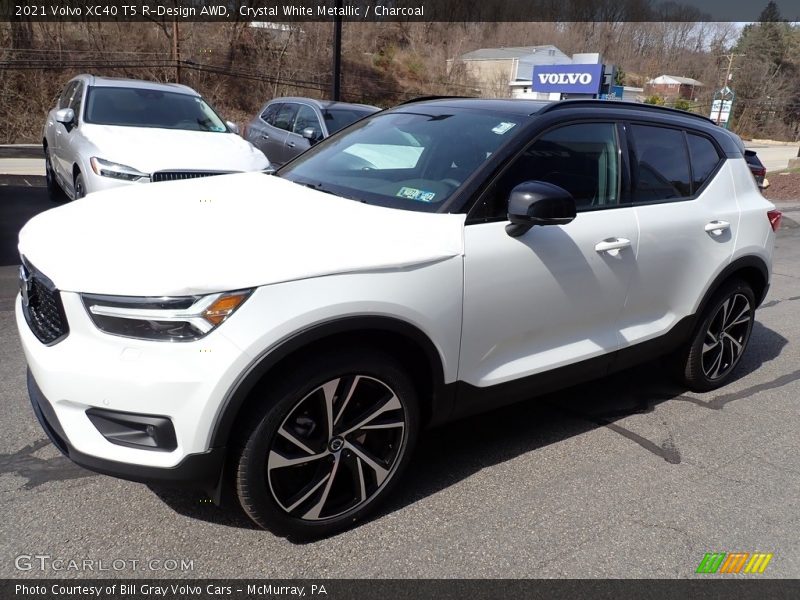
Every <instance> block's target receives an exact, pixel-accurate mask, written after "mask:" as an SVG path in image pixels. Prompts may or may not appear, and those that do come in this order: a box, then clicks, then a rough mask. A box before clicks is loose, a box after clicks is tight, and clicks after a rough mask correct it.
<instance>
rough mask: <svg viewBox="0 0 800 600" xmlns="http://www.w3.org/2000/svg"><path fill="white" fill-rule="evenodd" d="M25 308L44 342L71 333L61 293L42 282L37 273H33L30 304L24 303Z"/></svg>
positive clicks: (58, 338) (28, 318)
mask: <svg viewBox="0 0 800 600" xmlns="http://www.w3.org/2000/svg"><path fill="white" fill-rule="evenodd" d="M23 310H24V311H25V317H26V320H27V321H28V325H29V326H30V328H31V331H33V334H34V335H35V336H36V337H37V338H38V339H39V341H40V342H42V343H43V344H53V343H55V342H56V341H58V340H60V339H61V338H63V337H65V336H66V335H67V334H68V333H69V326H68V325H67V320H66V318H65V317H64V307H63V305H62V303H61V294H60V293H59V292H58V290H52V289H50V288H49V287H47V286H46V285H45V284H44V283H42V282H41V281H40V280H39V278H38V277H37V276H36V274H35V273H34V274H32V275H31V281H30V287H29V291H28V305H27V306H25V305H24V304H23Z"/></svg>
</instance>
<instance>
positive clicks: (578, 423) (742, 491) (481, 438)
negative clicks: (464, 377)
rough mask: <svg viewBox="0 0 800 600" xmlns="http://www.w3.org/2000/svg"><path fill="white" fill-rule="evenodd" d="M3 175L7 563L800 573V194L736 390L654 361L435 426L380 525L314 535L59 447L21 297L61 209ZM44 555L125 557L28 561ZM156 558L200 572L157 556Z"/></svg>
mask: <svg viewBox="0 0 800 600" xmlns="http://www.w3.org/2000/svg"><path fill="white" fill-rule="evenodd" d="M3 182H4V183H5V184H6V185H0V228H1V229H0V265H4V266H0V401H1V402H2V410H0V430H2V431H3V432H4V435H3V436H2V437H0V510H1V511H2V514H3V519H2V526H0V528H1V529H2V535H0V577H29V576H66V577H75V576H87V575H94V576H107V575H108V576H124V577H164V576H183V577H259V578H279V577H280V578H284V577H285V578H291V577H314V578H328V577H341V578H348V577H358V578H362V577H366V578H376V577H641V578H655V577H667V578H671V577H678V578H682V577H693V576H695V575H694V572H695V569H696V568H697V566H698V564H699V562H700V561H701V559H702V558H703V556H704V554H705V553H706V552H734V551H740V552H769V553H773V554H774V558H773V559H772V561H771V562H770V564H769V566H768V569H767V571H766V573H765V574H764V575H738V576H736V577H766V576H768V577H783V578H796V577H800V545H798V539H799V538H800V513H798V511H797V500H798V498H800V452H798V446H799V445H800V410H798V403H799V402H800V348H799V347H798V341H800V318H798V317H799V316H800V267H798V265H800V227H798V222H800V203H798V204H792V205H787V206H784V207H782V208H783V209H784V210H785V211H786V212H785V218H784V225H783V229H782V230H781V231H780V232H779V236H778V242H777V249H776V258H775V265H774V276H773V283H772V288H771V290H770V293H769V296H768V298H767V300H766V302H765V303H764V305H763V306H762V308H761V309H760V311H759V312H758V313H757V323H756V325H755V328H754V331H753V335H752V338H751V343H750V348H749V350H748V352H747V353H746V355H745V357H744V358H743V361H742V364H741V365H740V366H739V369H738V375H739V377H738V379H737V380H736V381H734V382H733V383H731V384H730V385H728V386H727V387H726V388H724V389H722V390H718V391H716V392H713V393H709V394H694V393H690V392H687V391H685V390H683V389H681V388H679V387H677V386H676V385H674V384H673V383H672V382H671V381H670V380H669V379H668V378H667V377H666V376H665V375H664V374H663V373H662V372H661V371H660V370H659V365H658V364H649V365H644V366H642V367H639V368H636V369H634V370H631V371H627V372H624V373H620V374H618V375H615V376H613V377H609V378H606V379H604V380H601V381H599V382H594V383H591V384H587V385H582V386H578V387H574V388H572V389H569V390H566V391H563V392H560V393H557V394H551V395H548V396H546V397H543V398H539V399H537V400H534V401H531V402H529V403H527V404H521V405H517V406H512V407H508V408H505V409H502V410H498V411H495V412H493V413H490V414H488V415H483V416H480V417H477V418H473V419H469V420H465V421H461V422H458V423H454V424H451V425H448V426H446V427H442V428H440V429H437V430H434V431H430V432H428V433H427V434H425V435H424V436H423V438H422V441H421V444H420V446H419V447H418V450H417V452H416V454H415V458H414V462H413V464H412V466H411V468H410V470H409V472H408V473H407V474H406V477H405V479H404V481H403V484H402V486H400V488H399V491H398V493H397V495H396V496H395V497H394V498H393V499H392V500H391V501H390V502H389V503H388V506H387V507H386V508H385V509H384V510H382V511H381V512H380V513H379V514H378V515H377V516H376V517H375V518H374V519H373V520H371V521H369V522H367V523H365V524H362V525H361V526H359V527H358V528H356V529H355V530H353V531H349V532H346V533H343V534H340V535H338V536H336V537H333V538H330V539H327V540H323V541H319V542H315V543H309V544H303V545H298V544H293V543H291V542H288V541H286V540H284V539H280V538H276V537H274V536H272V535H271V534H269V533H266V532H263V531H260V530H257V529H254V528H253V527H252V526H251V525H250V523H249V521H248V520H247V519H246V518H245V517H244V516H243V515H242V514H241V513H239V512H237V511H232V510H230V509H226V510H223V509H218V508H216V507H215V506H213V505H211V504H209V503H208V502H207V501H206V500H205V499H204V498H202V497H199V496H195V495H192V494H186V493H177V492H167V491H164V490H151V489H150V488H148V487H146V486H144V485H140V484H135V483H129V482H125V481H120V480H116V479H112V478H109V477H105V476H101V475H95V474H93V473H91V472H88V471H85V470H83V469H81V468H79V467H77V466H74V465H73V464H72V463H71V462H70V461H68V460H67V459H65V458H63V457H61V456H60V455H59V454H58V452H57V450H56V449H55V448H54V447H53V446H51V445H50V444H49V442H48V441H47V439H46V437H45V434H44V433H43V431H42V430H41V428H40V426H39V425H38V423H37V422H36V420H35V418H34V416H33V413H32V411H31V408H30V404H29V402H28V399H27V393H26V390H25V364H24V359H23V357H22V354H21V348H20V345H19V341H18V338H17V333H16V328H15V324H14V315H13V303H14V295H15V293H16V268H15V267H14V264H15V261H16V254H15V250H14V247H15V245H16V241H15V237H16V231H17V230H18V229H19V227H20V226H21V224H22V223H23V222H24V220H25V219H27V218H28V217H29V216H31V215H32V214H34V213H35V212H37V211H39V210H43V209H45V208H47V207H49V206H51V205H50V204H49V203H48V200H47V199H46V197H45V195H44V188H43V187H41V181H40V180H36V179H35V178H34V180H32V182H28V184H30V183H32V184H33V185H32V186H31V185H26V184H25V183H23V182H21V181H20V180H15V179H13V178H12V179H8V178H6V179H5V180H4V181H2V182H0V184H2V183H3ZM34 554H39V555H48V556H50V557H51V558H52V559H61V560H66V561H68V560H76V561H83V560H84V559H88V560H99V559H104V560H106V561H113V560H121V561H125V562H126V565H127V566H126V567H125V568H123V569H121V570H119V571H113V570H112V571H108V572H102V573H97V572H94V573H92V572H89V573H86V572H76V571H54V570H53V569H52V568H46V569H44V570H40V569H39V568H38V567H36V568H33V569H31V570H29V571H20V570H18V569H17V568H16V567H15V563H17V562H18V561H17V560H16V558H17V557H18V556H20V555H34ZM151 559H156V560H159V561H162V562H161V563H159V564H161V565H164V564H166V563H164V561H169V560H175V561H178V562H180V561H182V560H183V561H192V563H191V566H192V568H191V569H190V570H188V568H187V570H185V571H180V570H175V571H165V570H163V569H162V570H157V571H148V570H143V565H144V564H145V563H147V562H148V561H149V560H151ZM134 560H135V561H139V563H138V567H137V568H134V567H133V566H131V565H132V563H131V561H134ZM23 564H24V563H23ZM169 564H171V563H169ZM144 568H146V567H144ZM706 577H709V576H707V575H706Z"/></svg>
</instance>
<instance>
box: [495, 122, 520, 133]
mask: <svg viewBox="0 0 800 600" xmlns="http://www.w3.org/2000/svg"><path fill="white" fill-rule="evenodd" d="M516 125H517V124H516V123H508V122H506V121H503V122H502V123H500V124H499V125H498V126H497V127H492V131H493V132H494V133H496V134H497V135H503V134H504V133H505V132H506V131H509V130H510V129H512V128H513V127H516Z"/></svg>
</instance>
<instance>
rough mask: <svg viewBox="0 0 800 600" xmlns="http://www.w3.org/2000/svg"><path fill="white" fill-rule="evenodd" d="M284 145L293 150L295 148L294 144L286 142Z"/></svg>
mask: <svg viewBox="0 0 800 600" xmlns="http://www.w3.org/2000/svg"><path fill="white" fill-rule="evenodd" d="M286 145H287V146H289V148H294V147H295V143H294V142H286Z"/></svg>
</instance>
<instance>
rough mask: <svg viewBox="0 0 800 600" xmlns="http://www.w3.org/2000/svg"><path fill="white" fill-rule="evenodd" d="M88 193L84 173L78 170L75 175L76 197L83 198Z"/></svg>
mask: <svg viewBox="0 0 800 600" xmlns="http://www.w3.org/2000/svg"><path fill="white" fill-rule="evenodd" d="M85 195H86V184H85V183H84V181H83V173H81V172H80V171H78V174H77V175H75V199H76V200H77V199H78V198H83V197H84V196H85Z"/></svg>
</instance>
